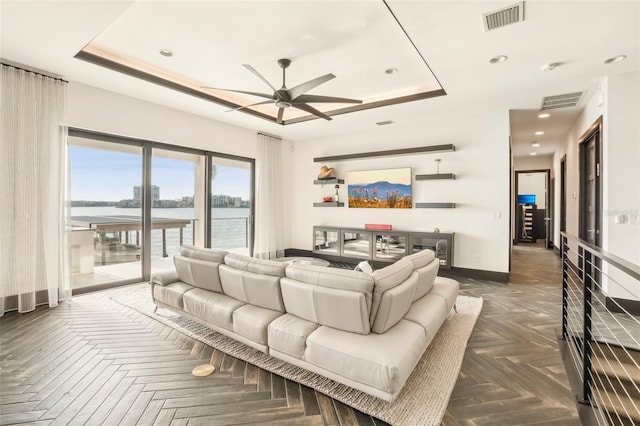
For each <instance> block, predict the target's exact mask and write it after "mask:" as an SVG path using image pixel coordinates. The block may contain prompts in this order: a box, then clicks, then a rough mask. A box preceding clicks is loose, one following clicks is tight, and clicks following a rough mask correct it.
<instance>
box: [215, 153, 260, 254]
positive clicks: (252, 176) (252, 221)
mask: <svg viewBox="0 0 640 426" xmlns="http://www.w3.org/2000/svg"><path fill="white" fill-rule="evenodd" d="M214 158H224V159H226V160H234V161H242V162H246V163H249V166H250V178H249V182H250V188H249V197H250V200H249V205H250V208H249V221H248V224H247V226H249V235H250V236H251V237H250V238H249V256H253V240H254V235H255V209H256V203H255V199H256V179H255V176H256V160H255V158H249V157H242V156H239V155H232V154H223V153H220V152H213V151H210V152H207V162H206V169H205V176H206V182H205V187H204V190H205V202H204V205H205V215H204V220H205V222H206V226H205V237H204V246H205V247H206V248H211V228H212V226H211V219H212V217H211V196H212V195H213V192H212V187H211V186H212V182H211V181H212V177H213V160H214Z"/></svg>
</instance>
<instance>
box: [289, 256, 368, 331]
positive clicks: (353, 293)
mask: <svg viewBox="0 0 640 426" xmlns="http://www.w3.org/2000/svg"><path fill="white" fill-rule="evenodd" d="M280 287H281V290H282V298H283V300H284V306H285V310H286V312H288V313H291V314H293V315H295V316H297V317H300V318H302V319H305V320H307V321H312V322H315V323H318V324H322V325H328V326H330V327H334V328H337V329H340V330H345V331H351V332H354V333H361V334H367V333H369V332H370V331H371V324H370V323H369V309H370V306H371V291H372V289H373V279H372V278H371V276H369V275H368V274H365V273H363V272H355V271H348V270H344V269H333V268H326V267H320V266H313V265H291V266H289V267H287V277H286V278H282V279H281V280H280Z"/></svg>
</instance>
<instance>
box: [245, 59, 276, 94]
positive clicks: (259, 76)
mask: <svg viewBox="0 0 640 426" xmlns="http://www.w3.org/2000/svg"><path fill="white" fill-rule="evenodd" d="M242 66H243V67H245V68H246V69H248V70H249V71H251V72H252V73H254V74H255V75H256V76H258V78H259V79H260V80H262V81H264V82H265V83H267V84H268V85H269V87H271V89H272V90H273V91H274V92H275V91H276V88H275V87H273V86H272V85H271V83H269V82H268V81H267V79H266V78H264V77H263V76H262V74H260V73H259V72H258V71H256V69H255V68H253V67H252V66H251V65H247V64H242Z"/></svg>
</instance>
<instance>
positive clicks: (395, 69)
mask: <svg viewBox="0 0 640 426" xmlns="http://www.w3.org/2000/svg"><path fill="white" fill-rule="evenodd" d="M384 72H385V73H386V74H395V73H397V72H398V68H387V69H386V70H384Z"/></svg>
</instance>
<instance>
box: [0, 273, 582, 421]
mask: <svg viewBox="0 0 640 426" xmlns="http://www.w3.org/2000/svg"><path fill="white" fill-rule="evenodd" d="M117 291H121V289H120V290H118V289H114V290H108V291H104V292H96V293H91V294H87V295H84V296H79V297H76V298H74V299H73V301H71V302H69V303H65V304H62V305H61V306H59V307H57V308H55V309H47V308H38V309H37V310H36V311H35V312H32V313H29V314H17V313H8V314H6V315H5V316H4V317H3V318H1V319H0V344H1V347H0V368H1V370H0V424H19V423H29V424H56V425H58V424H60V425H62V424H105V425H116V424H123V425H128V424H144V425H163V424H166V425H169V424H171V425H184V424H190V425H197V424H207V425H216V424H242V423H245V424H246V423H248V424H274V425H281V424H288V425H307V424H311V425H315V424H330V425H338V424H345V425H356V424H359V425H376V424H384V423H383V422H381V421H379V420H377V419H373V418H371V417H369V416H366V415H364V414H362V413H359V412H357V411H355V410H352V409H351V408H350V407H347V406H345V405H344V404H341V403H339V402H338V401H334V400H332V399H330V398H328V397H326V396H324V395H322V394H320V393H316V392H315V391H313V390H312V389H309V388H307V387H304V386H300V385H298V384H296V383H293V382H290V381H288V380H284V379H282V378H280V377H278V376H276V375H272V374H270V373H268V372H266V371H263V370H260V369H258V368H256V367H254V366H252V365H250V364H247V363H245V362H243V361H240V360H237V359H235V358H233V357H229V356H226V355H224V354H223V353H221V352H219V351H216V350H214V349H212V348H210V347H207V346H205V345H203V344H201V343H199V342H197V341H194V340H192V339H190V338H188V337H186V336H184V335H181V334H180V333H177V332H176V331H174V330H173V329H171V328H168V327H166V326H164V325H162V324H159V323H157V322H155V321H154V320H152V319H149V318H148V317H146V316H144V315H141V314H139V313H137V312H135V311H132V310H129V309H127V308H124V307H122V306H120V305H118V304H116V303H115V302H111V301H110V300H109V296H111V295H112V294H113V293H114V292H117ZM462 293H463V294H467V295H472V296H481V297H483V298H484V300H485V302H484V307H483V311H482V314H481V316H480V318H479V320H478V324H477V325H476V328H475V330H474V332H473V335H472V336H471V339H470V341H469V346H468V348H467V351H466V353H465V358H464V362H463V365H462V370H461V373H460V377H459V379H458V382H457V384H456V386H455V389H454V391H453V394H452V397H451V401H450V404H449V407H448V409H447V412H446V415H445V418H444V421H443V423H444V424H445V425H520V424H548V425H554V424H558V425H560V424H562V425H571V424H579V422H578V420H577V414H576V409H575V404H574V399H573V397H572V395H571V393H570V391H569V389H568V385H567V379H566V376H565V373H564V368H563V365H562V361H561V359H560V355H559V352H558V349H557V344H556V341H555V337H554V336H555V335H554V330H555V329H556V328H558V324H559V318H560V289H559V287H558V286H557V285H554V284H540V285H534V286H532V285H522V284H513V285H507V284H499V283H492V282H488V281H474V280H464V281H463V283H462ZM205 362H211V363H212V364H214V365H215V366H216V367H217V371H216V373H214V374H213V375H212V376H209V377H206V378H196V377H193V376H192V375H191V370H192V369H193V368H194V367H195V366H197V365H200V364H202V363H205Z"/></svg>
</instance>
